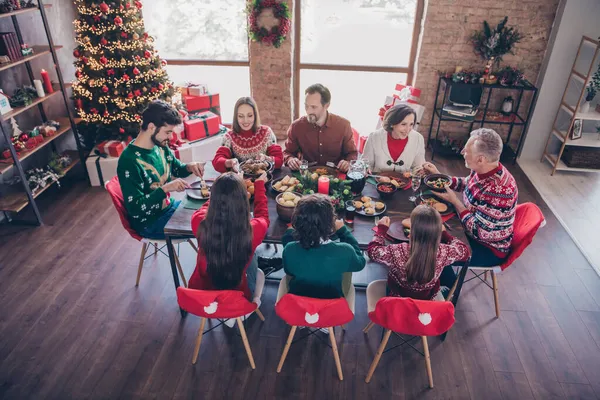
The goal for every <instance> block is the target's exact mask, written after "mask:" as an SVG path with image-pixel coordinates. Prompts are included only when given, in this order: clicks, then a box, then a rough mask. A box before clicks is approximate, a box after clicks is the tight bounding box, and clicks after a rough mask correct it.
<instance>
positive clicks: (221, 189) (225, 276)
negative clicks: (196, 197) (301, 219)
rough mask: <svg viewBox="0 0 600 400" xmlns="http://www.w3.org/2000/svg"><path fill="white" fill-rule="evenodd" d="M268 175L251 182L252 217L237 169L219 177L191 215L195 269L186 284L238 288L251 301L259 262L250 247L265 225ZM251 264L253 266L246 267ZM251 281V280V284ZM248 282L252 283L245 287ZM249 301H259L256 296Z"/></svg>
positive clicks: (257, 241)
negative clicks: (252, 194)
mask: <svg viewBox="0 0 600 400" xmlns="http://www.w3.org/2000/svg"><path fill="white" fill-rule="evenodd" d="M266 179H267V177H266V174H263V175H262V176H260V177H259V178H258V179H256V181H255V182H254V218H252V219H251V218H250V205H249V203H248V197H247V192H246V185H245V183H244V181H243V179H242V178H241V176H239V175H238V174H236V173H233V172H228V173H225V174H223V175H221V176H219V177H218V178H217V179H216V180H215V183H214V184H213V186H212V188H211V191H210V200H209V201H207V202H206V203H205V204H204V205H203V206H202V207H201V208H200V209H199V210H197V211H196V212H195V213H194V215H193V216H192V231H193V232H194V236H196V238H198V245H199V246H198V247H199V249H198V258H197V261H196V269H195V270H194V273H193V274H192V276H191V277H190V281H189V285H188V286H189V287H190V288H192V289H201V290H228V289H233V290H241V291H243V292H244V295H245V296H246V298H248V299H249V300H250V299H252V296H253V290H251V289H252V288H253V287H254V285H255V283H256V272H257V271H256V269H257V268H258V263H257V262H252V261H253V260H254V251H255V250H256V248H257V247H258V245H260V244H261V243H262V241H263V239H264V237H265V235H266V234H267V229H268V228H269V210H268V208H267V195H266V193H265V181H266ZM250 268H254V270H252V271H250ZM249 280H254V282H249ZM249 286H250V287H249ZM253 301H254V302H255V303H257V304H259V305H260V299H258V298H255V299H253Z"/></svg>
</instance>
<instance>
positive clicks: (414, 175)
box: [408, 167, 422, 203]
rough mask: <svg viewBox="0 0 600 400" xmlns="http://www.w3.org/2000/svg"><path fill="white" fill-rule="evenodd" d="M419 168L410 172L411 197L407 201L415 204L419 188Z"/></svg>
mask: <svg viewBox="0 0 600 400" xmlns="http://www.w3.org/2000/svg"><path fill="white" fill-rule="evenodd" d="M421 172H422V169H421V168H418V167H417V168H413V169H412V171H411V172H410V187H411V188H412V191H413V195H412V196H410V197H409V198H408V200H409V201H411V202H413V203H414V202H415V201H416V200H417V191H418V190H419V187H420V186H421V178H422V176H421Z"/></svg>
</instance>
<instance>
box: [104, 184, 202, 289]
mask: <svg viewBox="0 0 600 400" xmlns="http://www.w3.org/2000/svg"><path fill="white" fill-rule="evenodd" d="M105 187H106V190H107V191H108V194H110V198H111V199H112V202H113V204H114V206H115V208H116V209H117V212H118V213H119V218H120V219H121V223H122V224H123V228H125V230H126V231H127V232H128V233H129V235H130V236H131V237H132V238H134V239H135V240H137V241H140V242H142V243H143V245H142V253H141V254H140V263H139V265H138V272H137V278H136V280H135V286H138V285H139V284H140V278H141V276H142V267H143V266H144V261H145V260H146V258H148V257H150V256H148V257H146V253H147V252H148V249H149V248H150V246H154V255H156V253H157V252H158V251H160V252H161V253H163V254H164V255H166V256H167V257H168V254H165V253H164V252H163V251H162V249H163V248H164V247H166V245H167V241H166V240H161V239H147V238H144V237H142V236H141V235H140V234H139V233H137V232H136V231H135V230H133V228H132V227H131V225H130V224H129V220H128V219H127V210H126V209H125V200H124V199H123V192H122V191H121V185H120V184H119V177H118V176H115V177H114V178H112V179H111V180H110V181H108V182H106V184H105ZM183 242H188V243H189V244H190V245H191V246H192V248H193V249H194V251H196V253H197V252H198V247H196V245H195V244H194V242H192V240H191V239H182V240H173V241H172V243H173V245H175V244H177V245H178V244H179V243H183ZM159 245H160V247H159ZM171 250H172V251H173V255H174V256H175V263H176V264H177V269H178V270H179V275H181V280H182V281H183V286H185V287H187V281H186V279H185V275H184V274H183V269H182V268H181V263H180V262H179V257H178V256H177V252H176V251H175V249H174V248H173V249H171Z"/></svg>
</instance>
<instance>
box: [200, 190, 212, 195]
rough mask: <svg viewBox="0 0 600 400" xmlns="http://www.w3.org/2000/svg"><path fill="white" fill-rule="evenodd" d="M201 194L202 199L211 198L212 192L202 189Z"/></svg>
mask: <svg viewBox="0 0 600 400" xmlns="http://www.w3.org/2000/svg"><path fill="white" fill-rule="evenodd" d="M200 194H201V195H202V197H210V191H209V190H208V188H202V189H200Z"/></svg>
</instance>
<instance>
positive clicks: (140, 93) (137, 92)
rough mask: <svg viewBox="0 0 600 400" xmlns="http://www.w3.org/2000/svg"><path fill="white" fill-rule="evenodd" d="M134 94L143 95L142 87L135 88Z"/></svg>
mask: <svg viewBox="0 0 600 400" xmlns="http://www.w3.org/2000/svg"><path fill="white" fill-rule="evenodd" d="M133 94H134V95H135V96H136V97H137V96H141V95H142V91H141V90H140V89H135V90H134V91H133Z"/></svg>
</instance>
